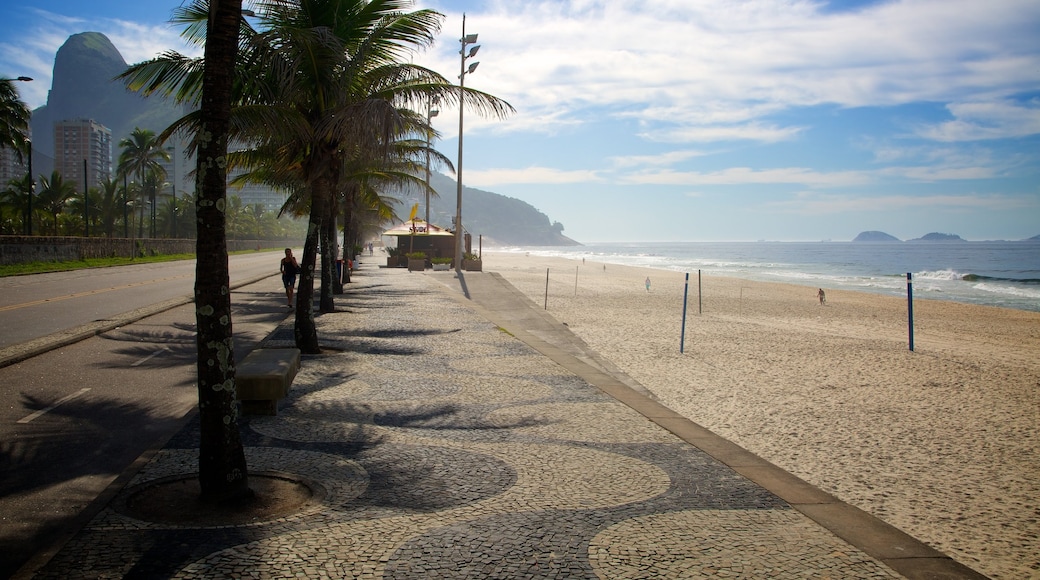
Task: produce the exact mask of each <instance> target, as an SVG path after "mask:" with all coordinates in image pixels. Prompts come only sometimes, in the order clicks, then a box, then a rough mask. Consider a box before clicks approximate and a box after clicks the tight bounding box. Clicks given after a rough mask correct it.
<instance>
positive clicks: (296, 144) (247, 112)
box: [122, 0, 512, 353]
mask: <svg viewBox="0 0 1040 580" xmlns="http://www.w3.org/2000/svg"><path fill="white" fill-rule="evenodd" d="M196 4H200V2H196ZM411 4H412V2H411V1H410V0H369V1H366V0H266V1H263V2H258V3H257V8H259V10H256V12H257V14H258V18H259V22H260V26H258V29H257V30H254V29H253V28H252V27H250V26H249V24H248V23H246V22H245V21H243V22H242V24H241V25H242V33H243V41H242V46H243V50H242V52H241V55H240V58H239V61H238V69H237V77H236V85H235V88H236V90H237V91H238V92H237V93H236V95H235V103H236V104H237V107H235V109H234V110H233V113H232V120H233V123H232V127H233V128H234V129H236V138H237V140H238V141H239V142H242V143H246V144H247V145H248V146H250V147H252V148H253V150H254V151H257V152H263V153H264V154H265V158H264V161H265V163H266V164H268V166H269V167H268V168H267V170H266V171H267V173H268V174H269V175H270V176H271V180H272V183H276V184H279V185H281V186H282V187H284V188H285V189H287V190H290V191H292V192H293V193H294V195H295V196H296V197H297V199H298V200H299V201H300V203H301V204H302V205H305V206H307V207H308V208H309V224H308V229H307V236H306V240H305V243H304V252H303V256H302V260H301V261H302V272H301V276H300V288H299V292H298V294H297V302H298V304H300V305H302V306H301V307H300V308H297V310H296V312H297V314H296V324H295V335H296V344H297V346H298V347H299V348H300V349H301V350H303V351H304V352H305V353H317V352H320V348H319V345H318V340H317V333H316V329H315V324H314V318H313V311H312V309H311V308H310V307H309V306H310V304H311V303H312V301H313V296H314V278H315V268H316V264H317V254H318V247H319V238H320V236H321V235H323V232H324V235H325V236H328V231H329V230H328V229H326V228H325V227H324V226H325V224H327V223H328V222H329V221H330V220H331V216H332V212H333V211H334V208H335V203H334V201H335V194H336V192H337V188H339V187H340V186H341V185H342V183H341V180H340V176H341V173H342V167H343V164H344V160H345V156H347V155H349V154H350V153H351V152H355V151H363V150H367V151H374V152H385V151H388V149H389V147H390V143H391V142H392V141H393V136H395V135H399V134H401V133H402V132H404V131H407V130H409V127H411V128H413V129H414V130H418V129H420V128H425V125H424V124H423V125H422V126H420V125H417V124H416V122H415V119H416V118H419V117H422V116H420V115H418V114H414V113H409V112H408V111H407V108H406V107H408V106H409V105H414V106H425V105H424V104H425V103H427V102H429V101H430V100H431V99H432V98H433V97H439V98H440V99H441V100H442V101H443V102H445V103H447V104H450V103H451V102H458V101H459V98H460V96H461V95H460V93H459V88H458V87H457V86H455V85H453V84H452V83H449V82H448V80H447V79H445V78H444V77H442V76H441V75H439V74H437V73H436V72H434V71H431V70H429V69H426V68H424V67H419V66H416V65H413V64H408V63H406V62H404V61H406V60H407V57H408V56H409V55H410V53H411V52H413V51H414V50H417V49H422V48H425V47H427V46H429V45H430V44H432V42H433V40H434V37H435V34H436V32H437V31H438V29H439V27H440V22H441V20H442V19H443V15H441V14H439V13H437V12H435V11H432V10H416V11H412V12H407V11H406V9H407V8H408V7H410V6H411ZM207 16H208V14H207V12H206V11H204V10H199V9H197V7H196V5H192V7H190V8H189V9H184V10H182V11H180V13H179V16H178V17H177V18H175V21H178V22H180V23H182V24H185V25H186V29H185V37H186V38H188V39H189V40H194V41H198V40H199V39H201V38H203V37H204V36H203V34H204V23H205V22H206V17H207ZM193 18H194V20H193ZM200 69H201V63H200V61H198V60H194V59H189V58H187V57H184V56H182V55H180V54H177V53H172V52H171V53H165V54H163V55H161V56H160V57H159V58H158V59H155V60H153V61H149V62H146V63H141V64H139V65H134V66H132V67H131V68H130V69H128V71H127V72H126V73H124V75H122V76H123V78H124V80H125V81H126V82H127V85H128V86H129V87H130V88H132V89H135V90H139V91H142V92H144V93H146V94H149V93H161V94H166V95H170V96H173V97H174V98H176V99H178V100H182V101H191V100H194V99H196V98H197V96H198V88H197V87H198V84H197V81H198V78H199V71H200ZM465 102H466V105H467V107H470V108H473V109H474V110H476V111H477V112H480V113H489V114H492V115H497V116H503V115H505V114H507V113H508V112H509V111H511V110H512V107H510V106H509V105H508V103H505V102H504V101H502V100H500V99H497V98H495V97H493V96H491V95H488V94H486V93H482V92H479V91H473V90H472V89H466V99H465ZM423 120H424V121H425V118H424V117H423ZM180 129H188V130H189V131H190V132H191V133H192V134H195V135H200V134H203V133H201V132H200V131H199V125H198V122H197V119H196V118H195V116H193V115H189V116H187V117H185V118H183V119H181V120H179V121H178V122H176V123H175V124H174V125H173V126H171V127H170V128H168V129H167V130H166V131H164V132H163V135H164V136H165V135H167V134H170V133H172V132H173V131H177V130H180ZM254 160H255V158H254ZM331 246H332V244H330V243H325V244H322V248H323V250H324V252H323V253H324V254H325V256H324V259H323V260H322V262H323V263H322V268H321V271H320V274H321V280H322V293H321V301H320V308H321V310H323V311H329V310H331V309H332V308H333V304H332V291H331V286H332V285H331V280H332V275H331V272H332V264H333V260H332V256H331V254H330V253H329V250H330V249H331Z"/></svg>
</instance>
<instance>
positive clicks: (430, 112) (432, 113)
mask: <svg viewBox="0 0 1040 580" xmlns="http://www.w3.org/2000/svg"><path fill="white" fill-rule="evenodd" d="M439 101H440V99H438V98H437V97H434V98H433V99H432V100H431V101H430V102H428V103H426V228H427V230H426V231H430V230H429V227H430V138H431V135H430V134H431V133H433V128H432V127H430V122H431V121H432V119H433V118H434V117H436V116H437V113H439V112H440V111H438V110H437V109H434V108H433V106H434V105H436V104H437V103H438V102H439Z"/></svg>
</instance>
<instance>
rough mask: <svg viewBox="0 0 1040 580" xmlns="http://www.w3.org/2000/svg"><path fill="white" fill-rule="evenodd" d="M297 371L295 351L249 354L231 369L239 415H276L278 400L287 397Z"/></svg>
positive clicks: (269, 349) (297, 354)
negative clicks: (233, 375)
mask: <svg viewBox="0 0 1040 580" xmlns="http://www.w3.org/2000/svg"><path fill="white" fill-rule="evenodd" d="M299 370H300V349H298V348H260V349H257V350H254V351H253V352H251V353H249V354H248V355H247V356H246V358H245V360H243V361H242V362H241V363H239V364H238V365H237V367H236V369H235V390H236V392H237V394H238V400H239V401H241V402H242V412H243V413H246V414H250V415H277V414H278V401H279V400H281V399H283V398H285V396H286V395H288V394H289V387H290V386H291V385H292V381H293V378H295V377H296V373H297V372H298V371H299Z"/></svg>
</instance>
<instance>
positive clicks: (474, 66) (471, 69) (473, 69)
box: [466, 62, 480, 74]
mask: <svg viewBox="0 0 1040 580" xmlns="http://www.w3.org/2000/svg"><path fill="white" fill-rule="evenodd" d="M478 64H480V63H479V62H475V63H473V64H471V65H469V68H468V69H467V70H466V74H469V73H471V72H473V71H475V70H477V65H478Z"/></svg>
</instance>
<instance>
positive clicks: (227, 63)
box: [195, 0, 253, 502]
mask: <svg viewBox="0 0 1040 580" xmlns="http://www.w3.org/2000/svg"><path fill="white" fill-rule="evenodd" d="M207 8H208V10H207V11H206V13H207V20H206V48H205V63H206V64H205V66H204V67H203V73H202V102H201V107H200V109H199V116H198V117H199V123H200V130H201V131H200V132H199V133H198V135H204V136H206V137H207V138H205V139H198V140H197V142H198V161H197V165H196V173H197V175H198V181H197V183H198V184H199V191H198V192H197V202H196V211H197V213H198V239H197V241H196V255H197V259H196V270H195V306H196V308H195V312H196V315H195V322H196V326H197V328H198V332H197V339H196V345H197V369H198V379H199V380H198V384H199V416H200V421H201V428H200V433H201V436H200V442H199V447H200V449H199V484H200V487H201V489H202V496H203V498H204V499H208V500H210V501H214V502H216V501H221V502H223V501H227V500H242V499H245V498H249V497H252V495H253V492H252V491H251V490H250V489H249V480H248V474H247V470H246V460H245V451H244V449H243V448H242V439H241V435H240V433H239V430H238V406H237V401H236V396H235V350H234V347H233V344H232V340H233V333H232V330H231V294H230V293H229V292H228V291H227V289H228V287H229V279H230V278H229V274H228V254H227V237H226V232H225V229H224V204H225V202H226V198H227V165H226V162H225V159H226V157H227V149H228V137H229V134H230V128H231V94H232V92H231V90H232V85H233V80H234V77H235V60H236V56H237V54H238V30H239V26H240V23H241V22H242V21H243V20H244V19H243V18H242V1H241V0H222V1H220V2H216V3H214V4H213V5H212V6H207Z"/></svg>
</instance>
